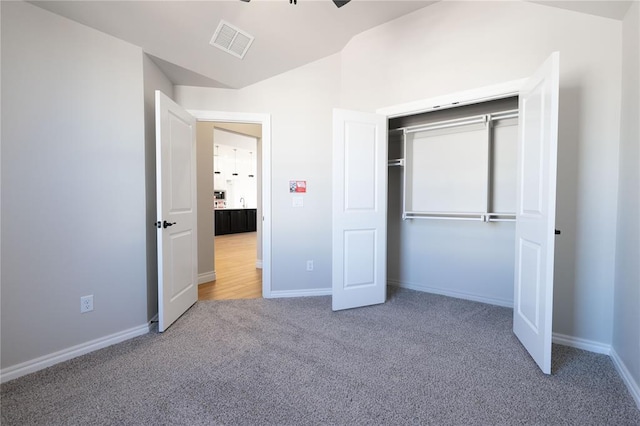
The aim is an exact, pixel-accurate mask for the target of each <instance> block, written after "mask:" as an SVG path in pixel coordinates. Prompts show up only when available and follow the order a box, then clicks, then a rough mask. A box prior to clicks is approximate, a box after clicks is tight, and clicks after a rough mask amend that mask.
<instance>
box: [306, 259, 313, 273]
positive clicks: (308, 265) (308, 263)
mask: <svg viewBox="0 0 640 426" xmlns="http://www.w3.org/2000/svg"><path fill="white" fill-rule="evenodd" d="M307 271H313V260H307Z"/></svg>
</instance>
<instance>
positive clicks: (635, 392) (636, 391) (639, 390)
mask: <svg viewBox="0 0 640 426" xmlns="http://www.w3.org/2000/svg"><path fill="white" fill-rule="evenodd" d="M610 356H611V360H612V361H613V365H614V366H615V367H616V370H618V374H620V377H622V381H623V382H624V384H625V385H627V389H629V392H630V393H631V396H632V397H633V399H634V400H635V401H636V405H637V406H638V409H639V410H640V384H638V382H636V381H635V379H634V378H633V376H632V375H631V372H630V371H629V369H628V368H627V366H626V365H625V364H624V362H623V361H622V359H621V358H620V357H619V356H618V353H617V352H616V350H615V349H614V348H611V354H610Z"/></svg>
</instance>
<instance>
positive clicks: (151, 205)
mask: <svg viewBox="0 0 640 426" xmlns="http://www.w3.org/2000/svg"><path fill="white" fill-rule="evenodd" d="M142 60H143V61H142V69H143V78H144V140H145V179H146V184H145V190H146V200H147V203H146V206H147V210H146V218H147V219H146V223H145V225H146V241H147V319H148V320H151V319H152V318H153V317H154V316H155V315H156V314H157V313H158V254H157V250H158V244H157V235H156V233H157V232H156V228H154V227H152V226H151V224H152V223H153V222H155V221H156V201H157V198H156V109H155V108H156V101H155V93H156V90H160V91H161V92H162V93H164V94H165V95H167V96H168V97H170V98H172V99H173V83H171V81H169V78H168V77H167V76H166V75H164V74H163V73H162V71H161V70H160V68H159V67H158V66H157V65H156V64H155V62H153V61H152V60H151V59H150V58H149V57H148V56H147V55H145V54H143V55H142Z"/></svg>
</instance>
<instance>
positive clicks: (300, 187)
mask: <svg viewBox="0 0 640 426" xmlns="http://www.w3.org/2000/svg"><path fill="white" fill-rule="evenodd" d="M289 192H297V193H301V192H307V181H306V180H290V181H289Z"/></svg>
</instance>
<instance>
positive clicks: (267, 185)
mask: <svg viewBox="0 0 640 426" xmlns="http://www.w3.org/2000/svg"><path fill="white" fill-rule="evenodd" d="M187 112H188V113H189V114H191V115H193V116H194V117H195V118H196V121H212V122H225V123H251V124H260V125H261V126H262V138H261V141H260V143H261V153H262V158H261V162H260V163H261V167H262V170H261V178H262V191H261V196H262V297H263V298H265V299H269V298H271V297H273V296H272V294H271V114H260V113H245V112H226V111H209V110H192V109H187ZM214 250H215V247H214Z"/></svg>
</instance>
